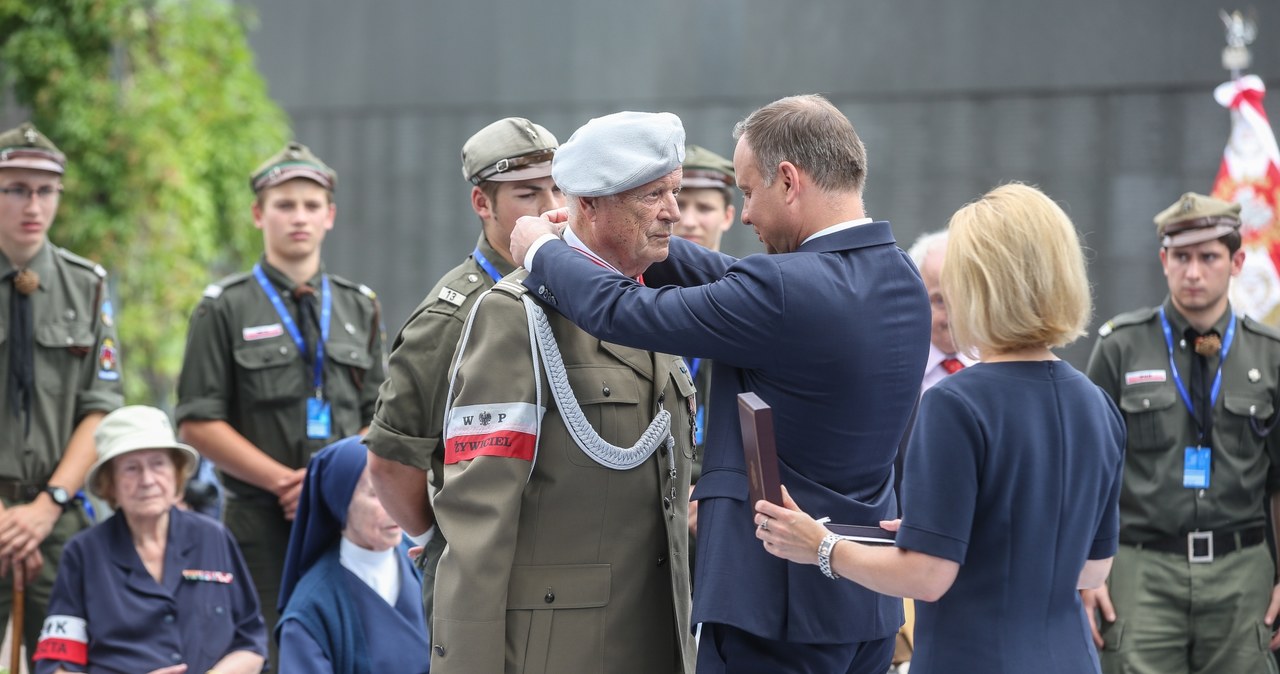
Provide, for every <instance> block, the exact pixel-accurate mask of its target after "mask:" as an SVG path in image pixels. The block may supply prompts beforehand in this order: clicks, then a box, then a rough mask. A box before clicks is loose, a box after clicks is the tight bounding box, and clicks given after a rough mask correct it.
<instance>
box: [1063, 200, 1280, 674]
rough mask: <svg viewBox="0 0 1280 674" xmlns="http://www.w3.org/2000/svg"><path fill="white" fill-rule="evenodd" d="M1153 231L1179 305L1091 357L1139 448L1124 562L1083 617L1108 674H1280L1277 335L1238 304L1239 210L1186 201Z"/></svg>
mask: <svg viewBox="0 0 1280 674" xmlns="http://www.w3.org/2000/svg"><path fill="white" fill-rule="evenodd" d="M1154 223H1155V228H1156V232H1155V233H1156V237H1157V240H1158V241H1159V244H1160V264H1161V266H1162V268H1163V270H1164V276H1165V279H1166V281H1167V284H1168V288H1169V295H1168V296H1167V297H1166V298H1165V301H1164V302H1163V303H1162V304H1161V305H1159V306H1155V307H1148V308H1144V309H1139V310H1137V311H1132V312H1129V313H1125V314H1121V315H1119V316H1117V317H1115V318H1113V319H1111V320H1109V321H1107V322H1106V323H1105V324H1103V326H1102V327H1101V328H1099V330H1098V335H1099V337H1098V341H1097V343H1096V344H1095V345H1094V350H1093V355H1092V356H1091V357H1090V359H1089V366H1088V374H1089V377H1090V378H1091V379H1092V380H1093V381H1094V382H1095V383H1096V384H1098V386H1100V387H1101V388H1102V389H1103V390H1104V391H1106V392H1107V394H1108V395H1110V396H1111V398H1112V399H1113V400H1114V401H1115V403H1116V406H1117V407H1118V408H1119V411H1120V413H1121V414H1122V415H1123V416H1124V420H1125V424H1126V426H1127V427H1128V441H1127V447H1126V451H1125V467H1124V477H1123V483H1122V487H1121V488H1122V491H1121V496H1120V547H1119V551H1118V552H1117V554H1116V556H1115V561H1114V565H1113V567H1112V569H1111V576H1110V579H1109V580H1108V582H1107V585H1106V586H1104V587H1101V588H1098V589H1096V590H1085V591H1083V592H1082V596H1083V599H1084V605H1085V610H1086V613H1087V615H1088V617H1089V620H1090V623H1091V625H1092V626H1093V627H1094V642H1095V643H1096V645H1097V646H1098V647H1099V656H1100V659H1101V663H1102V670H1103V671H1104V672H1107V673H1109V674H1118V673H1119V672H1130V671H1143V672H1188V671H1214V672H1248V671H1259V672H1261V671H1268V668H1272V671H1274V666H1275V664H1274V662H1272V661H1271V653H1270V652H1269V651H1270V650H1274V649H1275V648H1276V647H1277V646H1280V637H1276V636H1274V635H1273V634H1272V632H1273V630H1272V627H1274V626H1270V627H1265V628H1260V627H1259V626H1260V625H1265V624H1266V623H1265V618H1266V617H1267V616H1273V615H1275V613H1276V610H1277V608H1280V605H1278V604H1277V600H1276V599H1273V597H1275V596H1280V595H1277V594H1276V592H1277V591H1280V586H1276V584H1275V563H1274V562H1273V561H1272V553H1271V551H1269V550H1268V549H1267V545H1266V544H1265V543H1266V541H1267V539H1268V532H1267V530H1266V527H1267V521H1268V519H1267V515H1266V509H1267V507H1268V506H1267V504H1268V503H1270V508H1272V512H1275V508H1276V507H1277V506H1280V500H1277V494H1278V493H1280V433H1272V432H1271V431H1272V429H1273V428H1274V427H1275V425H1276V422H1277V419H1278V418H1280V415H1278V414H1277V411H1278V410H1280V334H1277V333H1276V332H1275V331H1274V330H1272V329H1271V328H1269V327H1267V326H1264V325H1262V324H1260V323H1258V322H1256V321H1254V320H1253V319H1251V318H1249V317H1247V316H1243V315H1240V314H1237V313H1236V312H1235V311H1234V310H1233V309H1232V306H1231V301H1230V296H1229V294H1228V291H1229V289H1230V285H1231V279H1232V277H1234V276H1237V275H1239V274H1240V272H1241V269H1242V268H1243V265H1244V258H1245V252H1244V251H1243V250H1241V248H1240V244H1241V237H1240V225H1241V222H1240V206H1239V205H1238V204H1233V203H1229V202H1226V201H1222V200H1220V199H1215V198H1213V197H1208V196H1204V195H1202V194H1195V193H1192V192H1188V193H1186V194H1184V195H1182V196H1181V197H1179V198H1178V200H1177V201H1175V202H1174V203H1173V204H1172V205H1170V206H1169V207H1168V208H1166V209H1164V210H1162V211H1161V212H1160V213H1159V214H1158V215H1156V216H1155V218H1154ZM1272 526H1273V527H1274V526H1275V524H1274V523H1272ZM1139 579H1140V580H1139ZM1260 629H1265V634H1263V633H1262V632H1260ZM1260 637H1261V638H1262V640H1260ZM1267 640H1269V641H1270V643H1269V644H1268V643H1267ZM1174 643H1176V644H1183V645H1180V646H1177V647H1170V646H1169V644H1174ZM1185 644H1191V645H1193V647H1187V646H1185Z"/></svg>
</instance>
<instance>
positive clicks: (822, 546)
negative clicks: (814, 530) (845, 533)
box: [818, 533, 844, 580]
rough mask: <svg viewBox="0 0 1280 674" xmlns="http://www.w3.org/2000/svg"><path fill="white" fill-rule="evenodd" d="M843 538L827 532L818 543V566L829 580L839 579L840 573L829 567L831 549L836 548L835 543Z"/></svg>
mask: <svg viewBox="0 0 1280 674" xmlns="http://www.w3.org/2000/svg"><path fill="white" fill-rule="evenodd" d="M842 540H844V539H843V538H841V537H840V534H835V533H831V534H827V535H826V537H825V538H823V539H822V542H821V543H819V544H818V568H819V569H821V570H822V573H823V575H825V576H826V577H827V578H830V579H831V580H839V579H840V574H838V573H836V570H835V569H833V568H831V551H832V550H835V549H836V543H839V542H840V541H842Z"/></svg>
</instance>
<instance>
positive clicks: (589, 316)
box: [512, 95, 930, 674]
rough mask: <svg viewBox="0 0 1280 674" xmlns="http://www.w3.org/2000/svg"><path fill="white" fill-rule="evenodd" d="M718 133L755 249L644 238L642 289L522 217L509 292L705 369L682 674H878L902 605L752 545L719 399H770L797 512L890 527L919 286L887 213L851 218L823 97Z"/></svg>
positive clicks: (832, 115) (847, 145) (913, 360)
mask: <svg viewBox="0 0 1280 674" xmlns="http://www.w3.org/2000/svg"><path fill="white" fill-rule="evenodd" d="M734 136H735V137H736V138H737V139H738V144H737V148H736V150H735V151H734V157H733V163H734V168H735V171H736V173H737V182H738V186H739V187H740V188H741V189H742V192H743V196H744V202H743V211H742V221H743V223H745V224H748V225H751V226H752V227H754V228H755V230H756V233H757V235H758V236H759V237H760V240H761V242H763V243H764V245H765V248H766V250H767V251H768V252H769V253H770V254H769V255H751V256H748V257H746V258H743V259H741V260H736V259H734V258H732V257H729V256H727V255H722V254H719V253H715V252H711V251H708V250H706V249H703V248H701V247H699V246H697V245H694V244H690V243H688V242H685V241H681V240H679V239H675V238H670V237H666V236H663V235H662V231H656V232H654V233H653V234H652V235H651V238H652V239H654V241H653V244H654V245H658V244H664V245H669V247H670V255H669V257H668V258H667V259H666V260H665V261H663V262H660V263H658V264H656V265H654V266H652V267H650V268H649V269H648V270H647V271H646V272H645V273H644V282H645V285H641V284H639V283H637V282H636V281H634V280H631V279H627V278H622V277H619V276H618V275H617V274H610V273H608V270H606V269H603V268H601V267H597V266H595V265H593V264H592V263H591V262H590V261H588V260H586V259H584V258H583V257H582V256H581V255H578V254H577V253H575V252H574V251H572V250H571V249H570V248H569V247H568V246H567V245H565V244H564V242H562V241H560V240H559V238H558V237H557V236H555V233H556V227H555V225H553V224H551V222H550V221H549V220H546V219H539V218H522V219H521V222H520V224H519V225H518V226H517V228H516V231H515V233H514V234H513V236H512V252H513V254H514V255H515V259H517V260H520V261H522V262H523V264H524V265H525V266H526V267H527V268H529V269H530V272H531V273H530V275H529V277H528V279H527V280H526V285H527V286H528V287H529V288H530V289H531V290H533V292H535V293H537V294H538V295H539V296H540V297H541V298H542V299H543V300H544V301H545V302H547V303H548V304H551V305H552V306H555V307H556V308H557V309H558V310H559V311H560V312H561V313H563V314H564V315H565V316H567V317H568V318H569V319H571V320H572V321H573V322H574V323H576V324H578V325H579V326H581V327H582V328H583V329H584V330H586V331H587V332H589V333H591V334H592V335H594V336H596V337H598V338H600V339H605V340H608V341H612V342H616V343H619V344H623V345H627V346H632V347H636V348H643V349H650V350H654V351H662V352H668V353H683V354H686V355H687V356H690V357H699V358H706V359H710V360H712V361H714V363H715V365H714V373H713V376H712V389H713V390H712V394H711V400H712V401H713V405H714V406H715V407H714V409H713V410H711V414H710V418H711V428H710V429H709V431H708V434H707V435H708V446H707V452H706V456H705V459H704V466H703V472H702V477H701V479H700V480H699V482H698V485H697V488H696V489H695V490H694V493H693V496H692V498H693V499H694V500H697V501H698V502H699V505H698V520H699V535H698V555H697V568H696V569H695V574H696V575H695V577H696V583H695V587H696V591H695V594H694V602H693V621H694V622H700V623H703V631H702V639H701V643H700V647H699V654H698V671H699V672H735V673H740V672H783V671H785V672H822V673H827V672H850V673H858V674H862V673H864V672H865V673H867V674H881V673H883V672H884V671H886V670H887V669H888V667H889V660H890V656H891V655H892V653H893V637H894V635H895V633H896V632H897V630H898V627H899V626H900V625H901V624H902V602H901V601H900V600H899V599H897V598H895V597H887V596H884V595H879V594H876V593H873V592H870V591H868V590H865V589H863V588H861V587H860V586H858V585H856V584H854V583H839V582H835V581H833V580H831V579H829V578H827V577H825V576H823V574H822V573H821V572H820V571H819V570H818V568H817V567H812V566H798V565H790V564H787V563H786V562H784V561H782V560H780V559H777V558H775V557H772V556H771V555H769V554H768V553H767V552H766V551H765V550H764V549H763V548H762V547H761V546H760V544H759V542H758V541H757V540H756V538H755V535H754V534H755V531H754V529H755V524H754V522H753V519H752V515H753V504H752V503H750V502H749V497H748V489H747V477H746V470H745V467H744V466H745V462H744V459H743V454H742V436H741V431H740V429H739V426H738V415H737V411H736V409H735V408H736V406H737V403H736V398H737V394H738V393H740V392H743V391H753V392H755V393H756V394H757V395H759V396H760V397H761V398H762V399H763V400H764V401H765V402H766V403H768V404H769V405H771V406H772V407H773V415H774V426H775V430H776V434H777V446H778V460H779V464H780V465H779V469H780V475H781V477H782V482H783V483H784V484H785V485H786V486H787V487H788V489H789V490H790V492H791V495H792V496H793V497H794V498H795V500H796V502H797V503H798V504H799V505H800V507H801V508H802V509H804V510H805V511H807V512H814V513H816V514H818V515H825V516H828V517H830V518H831V519H832V521H835V522H841V523H850V524H864V525H875V524H876V523H878V522H879V521H880V520H886V519H893V518H894V517H895V516H896V514H897V506H896V501H895V496H894V491H893V460H894V455H895V454H896V452H897V447H898V441H899V440H900V439H901V437H902V434H903V432H904V431H905V430H906V426H907V423H908V419H909V417H910V416H911V411H912V407H913V405H914V404H915V400H916V397H917V395H918V394H919V389H920V379H921V377H922V376H923V374H924V366H925V360H926V358H927V357H928V353H929V332H930V313H929V301H928V297H927V294H926V293H925V289H924V285H923V283H922V282H921V280H920V275H919V273H918V272H917V271H916V269H915V266H914V265H913V264H912V263H911V261H910V259H909V258H908V257H907V255H906V254H905V253H904V252H903V251H902V250H900V249H899V248H898V247H897V246H896V244H895V241H894V238H893V233H892V232H891V230H890V228H889V223H888V222H883V221H879V222H873V221H872V220H871V219H870V218H867V217H865V214H864V209H863V204H862V188H863V184H864V181H865V178H866V151H865V149H864V148H863V145H862V141H861V140H860V139H859V138H858V135H857V133H855V132H854V129H853V126H852V125H851V124H850V123H849V120H848V119H847V118H846V117H845V116H844V115H843V114H842V113H841V112H840V111H839V110H837V109H836V108H835V107H834V106H833V105H831V104H830V103H829V102H828V101H827V100H826V99H824V98H822V97H821V96H816V95H811V96H795V97H790V98H784V99H782V100H779V101H776V102H774V103H771V104H769V105H767V106H765V107H763V108H761V109H759V110H757V111H756V112H754V113H752V114H751V115H750V116H749V117H747V118H746V119H745V120H743V121H742V122H739V123H738V125H737V126H736V127H735V129H734ZM665 231H666V232H670V223H668V224H667V226H666V228H665ZM646 285H647V286H648V287H646Z"/></svg>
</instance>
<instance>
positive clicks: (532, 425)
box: [444, 403, 544, 464]
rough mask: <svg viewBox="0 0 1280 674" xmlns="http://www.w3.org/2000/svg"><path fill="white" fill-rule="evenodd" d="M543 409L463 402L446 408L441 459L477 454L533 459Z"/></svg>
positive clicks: (449, 460) (448, 460)
mask: <svg viewBox="0 0 1280 674" xmlns="http://www.w3.org/2000/svg"><path fill="white" fill-rule="evenodd" d="M543 411H544V410H541V409H539V408H538V407H537V406H536V405H531V404H529V403H497V404H493V405H465V406H462V407H455V408H453V409H451V410H449V418H448V419H446V420H445V433H444V436H445V437H444V462H445V463H446V464H454V463H459V462H462V461H470V460H471V459H474V458H476V457H478V456H498V457H505V458H509V459H521V460H524V461H533V455H534V450H535V449H536V447H537V445H538V419H540V418H541V417H542V413H543Z"/></svg>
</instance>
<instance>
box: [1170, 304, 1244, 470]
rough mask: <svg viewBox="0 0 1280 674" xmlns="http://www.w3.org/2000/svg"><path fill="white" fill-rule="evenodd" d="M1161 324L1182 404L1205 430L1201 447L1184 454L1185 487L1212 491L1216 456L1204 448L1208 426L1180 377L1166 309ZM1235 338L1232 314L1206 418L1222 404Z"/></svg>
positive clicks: (1190, 449)
mask: <svg viewBox="0 0 1280 674" xmlns="http://www.w3.org/2000/svg"><path fill="white" fill-rule="evenodd" d="M1160 324H1161V326H1162V327H1163V329H1164V341H1165V346H1166V347H1168V349H1169V371H1170V373H1172V375H1173V383H1174V386H1176V387H1177V389H1178V395H1179V396H1180V397H1181V398H1182V404H1183V405H1185V406H1186V408H1187V412H1188V413H1189V414H1190V415H1191V418H1192V419H1196V424H1197V425H1198V426H1199V427H1200V430H1201V433H1200V435H1201V437H1200V443H1201V444H1198V445H1196V446H1193V447H1187V448H1186V449H1184V450H1183V455H1182V486H1183V487H1186V488H1187V489H1208V488H1209V475H1210V474H1211V473H1212V472H1213V456H1212V452H1211V451H1210V448H1209V447H1207V446H1205V445H1204V444H1203V443H1204V442H1206V441H1207V440H1208V438H1206V437H1204V435H1205V433H1204V429H1205V422H1201V421H1200V420H1199V419H1197V418H1196V409H1195V405H1192V404H1191V396H1190V395H1188V394H1187V387H1186V386H1185V385H1184V384H1183V383H1182V375H1181V374H1179V373H1178V364H1177V363H1175V362H1174V360H1173V328H1172V327H1170V326H1169V317H1168V316H1166V315H1165V313H1164V307H1160ZM1235 336H1236V317H1235V315H1234V314H1232V316H1231V318H1230V319H1229V320H1228V321H1227V334H1226V336H1225V337H1224V338H1223V340H1222V354H1221V355H1220V356H1219V357H1218V372H1217V374H1215V375H1214V377H1213V384H1212V385H1211V386H1210V387H1209V408H1208V409H1206V410H1204V413H1205V414H1206V415H1210V414H1213V407H1214V405H1215V404H1216V403H1217V401H1218V393H1219V392H1221V391H1222V366H1223V364H1225V363H1226V362H1227V354H1228V353H1230V352H1231V344H1232V342H1234V341H1235Z"/></svg>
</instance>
